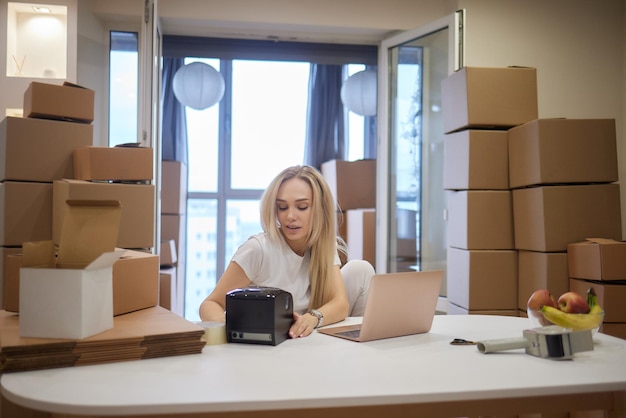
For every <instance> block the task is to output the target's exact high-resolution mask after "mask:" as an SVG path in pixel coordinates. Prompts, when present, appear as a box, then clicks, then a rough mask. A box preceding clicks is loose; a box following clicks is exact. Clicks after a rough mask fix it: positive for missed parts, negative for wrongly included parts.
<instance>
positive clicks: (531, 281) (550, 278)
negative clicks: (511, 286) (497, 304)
mask: <svg viewBox="0 0 626 418" xmlns="http://www.w3.org/2000/svg"><path fill="white" fill-rule="evenodd" d="M518 260H519V263H518V265H519V267H518V291H517V297H518V301H517V307H518V308H519V309H520V310H522V311H524V312H525V311H526V305H527V303H528V299H529V298H530V295H532V294H533V292H534V291H535V290H537V289H548V290H549V291H550V293H552V295H553V296H554V297H555V298H558V297H559V296H560V295H562V294H563V293H565V292H567V291H568V290H569V278H568V275H567V253H565V252H558V253H542V252H538V251H519V252H518Z"/></svg>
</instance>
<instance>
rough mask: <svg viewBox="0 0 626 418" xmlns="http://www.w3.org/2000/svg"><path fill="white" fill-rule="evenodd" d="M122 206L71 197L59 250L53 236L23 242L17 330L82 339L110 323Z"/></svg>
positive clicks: (26, 334)
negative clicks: (72, 199) (107, 250)
mask: <svg viewBox="0 0 626 418" xmlns="http://www.w3.org/2000/svg"><path fill="white" fill-rule="evenodd" d="M121 212H122V208H121V206H120V204H119V202H113V201H91V202H86V201H71V202H68V210H67V212H66V214H67V216H66V219H65V221H64V222H63V230H62V232H61V242H60V243H59V251H58V256H56V257H55V247H54V244H53V243H52V241H44V242H41V241H40V242H36V243H25V244H24V247H23V257H22V267H21V268H20V285H19V312H20V336H21V337H37V338H68V339H83V338H87V337H89V336H92V335H95V334H98V333H100V332H102V331H105V330H107V329H111V328H112V327H113V284H112V281H113V277H112V276H113V273H112V271H113V264H114V263H115V261H116V260H117V259H118V258H119V257H120V256H121V255H122V253H123V251H117V252H116V251H110V252H101V251H100V250H101V249H109V248H114V247H113V245H114V242H115V241H116V239H117V231H118V228H119V220H120V218H121Z"/></svg>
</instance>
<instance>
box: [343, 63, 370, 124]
mask: <svg viewBox="0 0 626 418" xmlns="http://www.w3.org/2000/svg"><path fill="white" fill-rule="evenodd" d="M376 89H377V84H376V71H374V70H364V71H359V72H358V73H354V74H352V75H351V76H350V77H349V78H348V79H347V80H346V81H345V82H344V83H343V85H342V86H341V101H342V102H343V104H344V105H345V106H346V107H347V108H348V109H349V110H350V111H352V112H354V113H356V114H358V115H361V116H374V115H375V114H376V96H377V95H376Z"/></svg>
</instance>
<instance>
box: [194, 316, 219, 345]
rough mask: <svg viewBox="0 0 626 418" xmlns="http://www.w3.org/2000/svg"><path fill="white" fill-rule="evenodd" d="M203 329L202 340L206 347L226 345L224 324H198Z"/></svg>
mask: <svg viewBox="0 0 626 418" xmlns="http://www.w3.org/2000/svg"><path fill="white" fill-rule="evenodd" d="M197 324H198V325H200V326H201V327H202V328H204V336H203V337H202V339H203V340H204V342H205V343H206V345H218V344H226V324H225V323H223V322H198V323H197Z"/></svg>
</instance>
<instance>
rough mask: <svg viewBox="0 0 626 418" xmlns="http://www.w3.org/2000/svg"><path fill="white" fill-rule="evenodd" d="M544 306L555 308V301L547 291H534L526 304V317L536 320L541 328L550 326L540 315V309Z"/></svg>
mask: <svg viewBox="0 0 626 418" xmlns="http://www.w3.org/2000/svg"><path fill="white" fill-rule="evenodd" d="M544 305H548V306H552V307H553V308H556V307H557V304H556V299H554V296H552V294H551V293H550V292H549V291H548V290H547V289H538V290H535V291H534V292H533V294H532V295H530V298H528V302H527V303H526V306H527V307H528V315H531V316H532V317H534V318H536V319H537V321H538V322H539V323H540V324H541V325H542V326H546V325H550V321H548V320H547V319H545V318H544V317H543V314H542V313H541V307H542V306H544Z"/></svg>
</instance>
